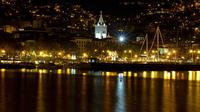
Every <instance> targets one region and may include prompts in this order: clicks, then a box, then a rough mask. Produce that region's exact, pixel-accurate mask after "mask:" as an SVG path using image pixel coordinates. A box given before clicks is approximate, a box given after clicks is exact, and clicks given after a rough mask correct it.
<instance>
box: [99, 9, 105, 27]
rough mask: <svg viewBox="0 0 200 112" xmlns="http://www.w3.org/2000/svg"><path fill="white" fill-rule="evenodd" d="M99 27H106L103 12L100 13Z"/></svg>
mask: <svg viewBox="0 0 200 112" xmlns="http://www.w3.org/2000/svg"><path fill="white" fill-rule="evenodd" d="M98 24H99V25H104V24H105V23H104V20H103V15H102V11H100V17H99V21H98Z"/></svg>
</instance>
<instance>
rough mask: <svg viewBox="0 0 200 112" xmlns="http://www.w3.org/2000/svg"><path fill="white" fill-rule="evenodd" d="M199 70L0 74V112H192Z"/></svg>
mask: <svg viewBox="0 0 200 112" xmlns="http://www.w3.org/2000/svg"><path fill="white" fill-rule="evenodd" d="M199 81H200V71H123V72H117V71H114V72H109V71H80V70H77V69H64V70H63V69H58V70H44V69H34V70H27V69H21V70H6V69H1V70H0V112H13V111H20V112H64V111H69V112H94V111H95V112H133V111H136V112H147V111H148V112H179V111H181V112H197V111H199V109H200V82H199Z"/></svg>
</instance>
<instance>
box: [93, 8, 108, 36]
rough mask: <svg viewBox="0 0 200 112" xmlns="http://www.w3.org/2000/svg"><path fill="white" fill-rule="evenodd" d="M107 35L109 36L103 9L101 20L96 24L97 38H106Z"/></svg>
mask: <svg viewBox="0 0 200 112" xmlns="http://www.w3.org/2000/svg"><path fill="white" fill-rule="evenodd" d="M106 37H107V25H106V24H105V22H104V20H103V16H102V11H101V12H100V17H99V21H98V23H97V24H96V25H95V38H97V39H104V38H106Z"/></svg>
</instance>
